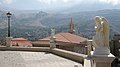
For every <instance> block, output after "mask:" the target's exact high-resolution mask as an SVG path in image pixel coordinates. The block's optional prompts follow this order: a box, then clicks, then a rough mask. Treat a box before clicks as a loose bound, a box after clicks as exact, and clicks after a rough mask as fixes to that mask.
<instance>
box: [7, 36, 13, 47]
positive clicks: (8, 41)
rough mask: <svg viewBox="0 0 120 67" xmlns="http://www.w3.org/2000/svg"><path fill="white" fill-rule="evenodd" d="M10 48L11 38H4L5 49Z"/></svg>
mask: <svg viewBox="0 0 120 67" xmlns="http://www.w3.org/2000/svg"><path fill="white" fill-rule="evenodd" d="M11 46H12V37H6V47H11Z"/></svg>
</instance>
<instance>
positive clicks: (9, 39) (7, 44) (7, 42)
mask: <svg viewBox="0 0 120 67" xmlns="http://www.w3.org/2000/svg"><path fill="white" fill-rule="evenodd" d="M6 15H7V17H8V37H6V46H7V47H11V46H12V42H11V41H12V37H10V17H11V15H12V14H11V13H10V12H7V13H6Z"/></svg>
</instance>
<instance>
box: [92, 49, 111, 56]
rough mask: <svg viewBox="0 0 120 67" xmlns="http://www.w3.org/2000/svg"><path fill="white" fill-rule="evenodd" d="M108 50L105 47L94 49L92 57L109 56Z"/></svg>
mask: <svg viewBox="0 0 120 67" xmlns="http://www.w3.org/2000/svg"><path fill="white" fill-rule="evenodd" d="M109 54H110V50H109V49H108V48H107V47H101V48H95V50H94V52H93V55H109Z"/></svg>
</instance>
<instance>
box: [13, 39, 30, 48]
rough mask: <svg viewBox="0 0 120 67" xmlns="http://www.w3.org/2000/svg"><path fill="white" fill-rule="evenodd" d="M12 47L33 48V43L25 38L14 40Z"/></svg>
mask: <svg viewBox="0 0 120 67" xmlns="http://www.w3.org/2000/svg"><path fill="white" fill-rule="evenodd" d="M12 45H14V46H32V44H31V42H30V41H29V40H27V39H25V38H13V39H12Z"/></svg>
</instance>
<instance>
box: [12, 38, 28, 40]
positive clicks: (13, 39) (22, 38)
mask: <svg viewBox="0 0 120 67" xmlns="http://www.w3.org/2000/svg"><path fill="white" fill-rule="evenodd" d="M12 40H27V39H25V38H13V39H12Z"/></svg>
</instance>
